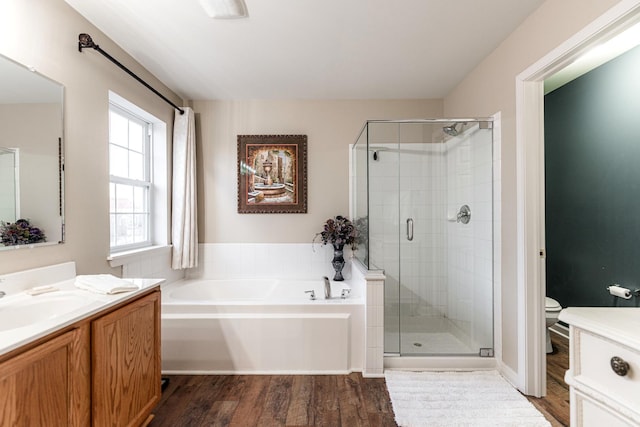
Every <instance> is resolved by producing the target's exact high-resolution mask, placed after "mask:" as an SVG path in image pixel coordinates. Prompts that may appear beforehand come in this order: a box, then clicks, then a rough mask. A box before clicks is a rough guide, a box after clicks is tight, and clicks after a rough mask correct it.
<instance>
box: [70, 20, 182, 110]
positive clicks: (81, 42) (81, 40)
mask: <svg viewBox="0 0 640 427" xmlns="http://www.w3.org/2000/svg"><path fill="white" fill-rule="evenodd" d="M85 48H93V49H95V50H97V51H98V52H100V53H101V54H102V55H103V56H104V57H105V58H107V59H108V60H109V61H111V62H113V63H114V64H116V65H117V66H118V67H120V68H121V69H122V70H123V71H125V72H126V73H127V74H129V75H130V76H131V77H133V78H134V79H136V80H137V81H139V82H140V83H142V84H143V85H144V86H145V87H146V88H147V89H149V90H150V91H151V92H153V93H155V94H156V95H158V96H159V97H160V98H162V100H163V101H164V102H166V103H167V104H170V105H171V106H172V107H173V108H175V109H176V110H178V111H180V114H181V115H182V114H184V110H183V109H182V108H180V107H178V106H177V105H176V104H174V103H173V102H171V101H170V100H169V99H168V98H167V97H165V96H164V95H163V94H161V93H160V92H158V91H157V90H155V89H154V88H153V87H152V86H151V85H150V84H149V83H147V82H145V81H144V80H142V79H141V78H140V77H138V76H137V75H136V74H135V73H134V72H133V71H131V70H130V69H128V68H127V67H125V66H124V65H122V64H121V63H120V61H118V60H117V59H115V58H114V57H113V56H111V55H109V54H108V53H107V52H105V51H104V50H102V48H101V47H100V46H98V45H97V44H95V43H94V42H93V39H92V38H91V36H90V35H89V34H85V33H81V34H79V35H78V51H79V52H82V49H85Z"/></svg>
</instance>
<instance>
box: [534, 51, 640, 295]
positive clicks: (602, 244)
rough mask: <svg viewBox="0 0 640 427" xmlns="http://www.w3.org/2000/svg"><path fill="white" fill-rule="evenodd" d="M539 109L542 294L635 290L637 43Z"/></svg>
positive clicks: (639, 160)
mask: <svg viewBox="0 0 640 427" xmlns="http://www.w3.org/2000/svg"><path fill="white" fill-rule="evenodd" d="M544 109H545V114H544V121H545V180H546V184H545V186H546V249H547V262H546V269H547V280H546V282H547V296H550V297H552V298H554V299H556V300H558V302H559V303H560V305H562V306H563V307H568V306H612V305H613V297H612V296H610V295H609V294H608V292H607V291H606V287H607V286H609V285H612V284H614V283H618V284H620V285H621V286H624V287H626V288H630V289H632V290H635V289H637V288H640V47H637V48H635V49H633V50H631V51H629V52H627V53H626V54H624V55H622V56H620V57H618V58H616V59H614V60H612V61H610V62H608V63H606V64H604V65H602V66H600V67H598V68H596V69H594V70H593V71H591V72H589V73H587V74H585V75H583V76H581V77H579V78H578V79H576V80H574V81H572V82H570V83H568V84H566V85H565V86H562V87H561V88H558V89H556V90H555V91H553V92H551V93H549V94H548V95H546V96H545V100H544ZM639 302H640V298H632V299H631V300H629V301H624V300H621V299H620V300H619V306H636V305H638V303H639Z"/></svg>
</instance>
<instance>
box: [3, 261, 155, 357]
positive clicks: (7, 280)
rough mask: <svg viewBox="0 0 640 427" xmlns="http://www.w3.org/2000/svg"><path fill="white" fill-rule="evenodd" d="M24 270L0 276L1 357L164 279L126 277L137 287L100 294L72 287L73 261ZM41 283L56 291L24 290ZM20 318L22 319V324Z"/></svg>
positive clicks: (144, 290) (136, 294)
mask: <svg viewBox="0 0 640 427" xmlns="http://www.w3.org/2000/svg"><path fill="white" fill-rule="evenodd" d="M24 273H25V274H22V272H21V273H13V274H10V275H6V276H3V277H1V278H0V279H2V280H3V281H4V283H0V291H4V292H6V294H7V295H6V296H4V297H3V298H0V319H1V318H2V316H3V315H4V316H5V317H6V319H5V324H4V325H3V324H0V356H1V355H3V354H6V353H8V352H10V351H12V350H15V349H16V348H19V347H21V346H23V345H25V344H28V343H30V342H32V341H35V340H37V339H38V338H42V337H44V336H46V335H48V334H50V333H52V332H55V331H57V330H60V329H62V328H64V327H66V326H69V325H71V324H73V323H75V322H77V321H79V320H82V319H84V318H87V317H89V316H92V315H94V314H96V313H98V312H100V311H102V310H105V309H107V308H109V307H113V306H115V305H117V304H119V303H121V302H123V301H126V300H128V299H132V298H135V297H136V296H138V295H140V294H142V293H144V292H146V291H147V290H149V289H151V288H153V287H155V286H158V285H160V284H161V283H162V282H163V281H164V279H127V280H129V281H131V282H132V283H134V284H135V285H137V286H138V288H139V289H138V290H136V291H130V292H122V293H118V294H114V295H103V294H98V293H95V292H91V291H87V290H83V289H78V288H77V287H76V286H75V284H74V282H75V264H73V263H66V264H59V265H57V266H52V269H49V268H42V269H34V270H28V271H26V272H24ZM70 273H72V274H70ZM43 275H44V276H43ZM43 277H45V278H43ZM47 279H48V280H47ZM43 285H51V286H55V287H56V288H57V289H59V290H56V291H53V292H48V293H43V294H40V295H36V296H32V295H29V294H27V293H26V292H25V291H26V290H28V289H31V288H33V287H34V286H43ZM69 301H70V302H71V303H72V304H71V305H70V306H69V307H70V308H68V309H67V310H66V312H64V314H60V311H58V312H56V309H57V308H58V309H59V310H62V309H60V308H59V307H61V304H65V303H68V302H69ZM37 310H39V311H40V313H38V312H37ZM3 311H4V314H3ZM27 312H29V313H30V314H27ZM45 312H46V313H45ZM34 313H35V318H37V319H38V320H37V321H34V322H28V319H27V320H25V319H20V316H21V314H22V315H24V316H25V318H28V316H29V315H34ZM7 316H8V317H7ZM22 320H25V321H24V324H23V322H22ZM14 321H15V322H14ZM12 323H13V325H16V324H17V325H18V327H10V326H13V325H11V324H12Z"/></svg>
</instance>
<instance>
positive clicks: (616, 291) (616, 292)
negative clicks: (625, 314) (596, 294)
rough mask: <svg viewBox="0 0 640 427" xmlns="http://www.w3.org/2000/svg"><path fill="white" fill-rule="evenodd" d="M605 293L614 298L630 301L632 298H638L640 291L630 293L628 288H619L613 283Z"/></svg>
mask: <svg viewBox="0 0 640 427" xmlns="http://www.w3.org/2000/svg"><path fill="white" fill-rule="evenodd" d="M607 291H609V293H610V294H611V295H613V296H614V297H618V298H623V299H631V297H632V296H635V297H640V289H636V290H634V291H632V290H631V289H629V288H625V287H622V286H620V285H619V284H617V283H614V284H613V285H611V286H608V287H607Z"/></svg>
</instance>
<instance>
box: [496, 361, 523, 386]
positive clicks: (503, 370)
mask: <svg viewBox="0 0 640 427" xmlns="http://www.w3.org/2000/svg"><path fill="white" fill-rule="evenodd" d="M497 368H498V372H500V374H501V375H502V376H503V377H504V379H505V380H507V381H508V382H509V384H511V385H512V386H513V387H515V388H517V389H518V390H520V387H518V374H517V373H516V372H514V371H513V369H511V368H510V367H509V366H507V365H505V364H504V362H502V360H498V361H497Z"/></svg>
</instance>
